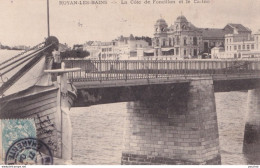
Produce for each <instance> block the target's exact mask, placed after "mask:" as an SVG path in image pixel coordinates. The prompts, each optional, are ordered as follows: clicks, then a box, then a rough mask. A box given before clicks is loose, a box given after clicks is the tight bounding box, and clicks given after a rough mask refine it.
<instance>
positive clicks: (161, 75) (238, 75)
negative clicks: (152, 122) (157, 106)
mask: <svg viewBox="0 0 260 168" xmlns="http://www.w3.org/2000/svg"><path fill="white" fill-rule="evenodd" d="M65 63H66V67H67V68H75V67H79V68H81V71H79V72H71V73H69V74H68V77H69V80H70V81H72V82H73V83H74V85H75V86H76V87H77V88H99V87H119V86H138V85H147V84H164V83H165V84H167V83H187V82H189V81H190V80H201V79H204V78H207V79H208V78H212V79H213V80H214V81H223V80H241V79H243V80H250V79H259V78H260V61H259V60H224V61H223V60H217V61H216V60H214V61H208V60H207V61H204V60H196V61H194V60H192V61H190V60H181V61H171V60H168V61H151V60H150V61H144V60H137V61H118V60H114V61H112V60H110V61H104V60H102V61H101V60H99V61H97V60H65Z"/></svg>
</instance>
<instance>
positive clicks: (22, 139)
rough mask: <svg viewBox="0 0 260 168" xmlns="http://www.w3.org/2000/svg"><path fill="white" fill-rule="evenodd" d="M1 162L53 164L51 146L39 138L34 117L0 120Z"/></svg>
mask: <svg viewBox="0 0 260 168" xmlns="http://www.w3.org/2000/svg"><path fill="white" fill-rule="evenodd" d="M0 131H1V135H0V142H1V143H0V149H1V154H0V158H2V159H1V162H0V163H1V164H52V163H53V159H52V153H51V151H50V149H49V147H48V146H47V145H46V144H45V143H43V142H42V141H40V140H38V139H37V134H36V127H35V123H34V120H33V119H12V120H0Z"/></svg>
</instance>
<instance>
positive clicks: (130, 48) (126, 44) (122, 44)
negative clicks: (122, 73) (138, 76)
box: [117, 34, 149, 60]
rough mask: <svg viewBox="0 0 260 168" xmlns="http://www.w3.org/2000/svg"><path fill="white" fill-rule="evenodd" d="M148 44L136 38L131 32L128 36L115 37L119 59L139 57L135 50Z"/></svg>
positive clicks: (146, 46)
mask: <svg viewBox="0 0 260 168" xmlns="http://www.w3.org/2000/svg"><path fill="white" fill-rule="evenodd" d="M148 46H149V45H148V42H146V41H145V40H136V39H135V38H134V36H133V35H132V34H131V35H130V36H129V37H124V36H120V37H119V38H118V39H117V47H118V52H119V59H122V60H128V59H139V56H140V55H138V54H137V50H139V49H143V48H144V49H145V48H148ZM141 56H142V55H141Z"/></svg>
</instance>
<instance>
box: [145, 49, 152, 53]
mask: <svg viewBox="0 0 260 168" xmlns="http://www.w3.org/2000/svg"><path fill="white" fill-rule="evenodd" d="M144 53H154V50H153V49H151V50H146V51H144Z"/></svg>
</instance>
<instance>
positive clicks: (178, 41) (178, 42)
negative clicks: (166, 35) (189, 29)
mask: <svg viewBox="0 0 260 168" xmlns="http://www.w3.org/2000/svg"><path fill="white" fill-rule="evenodd" d="M179 44H180V37H179V36H177V45H179Z"/></svg>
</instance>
